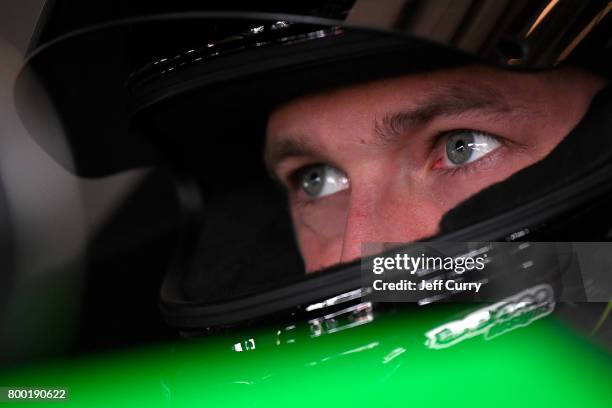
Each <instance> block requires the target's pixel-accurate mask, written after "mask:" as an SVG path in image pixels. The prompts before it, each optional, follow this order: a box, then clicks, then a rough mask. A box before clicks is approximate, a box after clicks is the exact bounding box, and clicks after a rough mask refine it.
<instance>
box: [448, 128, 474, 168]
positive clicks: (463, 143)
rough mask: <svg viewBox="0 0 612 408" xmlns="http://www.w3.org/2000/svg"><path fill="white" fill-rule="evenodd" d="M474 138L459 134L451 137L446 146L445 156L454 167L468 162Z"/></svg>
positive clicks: (466, 134)
mask: <svg viewBox="0 0 612 408" xmlns="http://www.w3.org/2000/svg"><path fill="white" fill-rule="evenodd" d="M472 143H474V137H473V136H472V135H470V134H469V133H461V134H457V135H454V136H452V137H451V138H450V139H449V140H448V141H447V144H446V155H447V157H448V159H449V160H450V161H451V162H452V163H453V164H456V165H461V164H465V163H466V162H468V161H469V160H470V157H471V156H472V153H473V150H472V148H471V146H472Z"/></svg>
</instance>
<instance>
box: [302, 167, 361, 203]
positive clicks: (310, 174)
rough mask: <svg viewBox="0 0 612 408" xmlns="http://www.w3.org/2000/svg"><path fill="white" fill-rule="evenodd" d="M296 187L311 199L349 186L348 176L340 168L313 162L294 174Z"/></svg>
mask: <svg viewBox="0 0 612 408" xmlns="http://www.w3.org/2000/svg"><path fill="white" fill-rule="evenodd" d="M293 178H294V180H295V185H296V188H297V189H299V190H301V191H302V192H304V193H305V194H306V195H307V196H308V197H310V198H311V199H318V198H322V197H325V196H329V195H332V194H335V193H337V192H339V191H342V190H345V189H347V188H348V187H349V184H350V183H349V179H348V176H347V175H346V174H345V173H344V172H343V171H342V170H340V169H338V168H336V167H333V166H330V165H328V164H313V165H310V166H306V167H303V168H302V169H299V170H298V171H297V172H296V173H295V174H294V177H293Z"/></svg>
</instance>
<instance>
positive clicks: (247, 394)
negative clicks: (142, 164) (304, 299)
mask: <svg viewBox="0 0 612 408" xmlns="http://www.w3.org/2000/svg"><path fill="white" fill-rule="evenodd" d="M427 309H428V310H427V311H423V312H419V313H412V312H403V313H388V314H384V315H381V316H376V318H374V320H373V321H370V322H368V323H366V324H362V325H360V326H358V327H353V328H351V329H348V330H343V331H339V332H336V333H331V334H323V335H321V336H319V337H315V338H313V337H312V336H311V334H310V331H309V329H308V327H307V325H306V324H302V325H301V326H300V325H298V326H297V327H296V328H295V329H292V330H285V331H283V330H281V334H280V335H279V334H278V332H277V328H267V329H258V330H252V331H246V332H244V331H243V332H242V333H240V334H236V335H233V336H221V337H219V336H217V337H208V338H204V339H200V340H192V341H183V342H180V343H176V344H164V345H159V346H156V347H149V348H141V349H137V350H129V351H123V352H116V353H112V354H104V355H97V356H92V357H87V358H81V359H78V360H76V361H57V362H49V363H47V364H44V365H38V366H30V367H27V368H20V369H19V370H12V371H8V372H4V373H3V374H0V385H2V386H46V387H62V386H68V387H69V388H70V400H69V401H67V402H50V403H47V402H32V403H29V404H25V403H15V402H10V403H5V404H6V406H35V407H43V406H62V407H227V406H241V407H270V406H298V407H301V406H303V407H307V406H309V407H310V406H317V407H322V406H336V407H338V406H348V405H349V404H350V405H352V406H389V407H391V406H420V407H425V406H436V407H437V406H486V407H524V406H530V407H531V406H539V407H609V406H611V405H612V387H611V385H612V382H611V381H610V380H611V379H612V358H611V356H610V354H609V353H608V352H606V351H603V350H602V349H600V348H598V347H597V346H595V345H593V344H592V343H591V342H590V341H589V340H588V339H587V338H586V337H583V336H582V335H580V334H578V333H576V332H575V331H573V330H571V329H569V328H568V327H567V326H566V325H564V324H563V323H561V322H560V321H559V320H558V319H557V318H556V317H554V316H553V315H551V316H547V317H543V318H540V319H537V320H534V321H532V322H531V323H529V324H527V325H517V326H516V327H515V328H514V330H510V331H507V332H505V333H504V334H501V335H499V336H496V337H494V338H491V339H488V340H487V339H486V335H484V334H479V335H475V336H473V337H471V338H465V339H464V340H463V341H460V342H458V343H456V344H455V345H453V346H451V347H448V348H443V349H431V348H429V347H427V345H426V336H425V333H426V332H427V331H429V330H431V329H433V328H435V327H437V326H440V325H443V324H446V323H448V322H450V321H457V320H461V318H462V316H465V315H466V314H467V312H465V311H462V310H461V309H459V307H457V306H449V305H446V306H435V307H429V308H427ZM281 329H282V328H281ZM251 339H252V340H251ZM236 343H240V344H241V345H242V346H244V345H248V346H249V348H251V349H250V350H244V351H242V352H237V351H235V349H234V344H236ZM253 344H254V345H255V348H254V349H252V346H253ZM244 348H245V347H243V349H244Z"/></svg>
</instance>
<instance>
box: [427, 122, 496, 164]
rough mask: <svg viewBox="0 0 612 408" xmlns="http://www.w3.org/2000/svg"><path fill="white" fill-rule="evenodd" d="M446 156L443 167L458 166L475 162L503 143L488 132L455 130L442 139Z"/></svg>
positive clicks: (442, 162) (441, 162)
mask: <svg viewBox="0 0 612 408" xmlns="http://www.w3.org/2000/svg"><path fill="white" fill-rule="evenodd" d="M442 140H443V143H444V146H443V148H444V157H443V159H442V160H440V166H439V167H442V168H456V167H461V166H465V165H467V164H469V163H472V162H475V161H477V160H478V159H480V158H482V157H484V156H486V155H488V154H489V153H491V152H493V151H495V150H497V149H498V148H499V147H500V146H501V145H502V143H501V142H500V140H499V139H498V138H497V137H495V136H493V135H490V134H488V133H485V132H481V131H477V130H468V129H463V130H455V131H452V132H450V133H447V134H446V135H445V136H444V138H443V139H442Z"/></svg>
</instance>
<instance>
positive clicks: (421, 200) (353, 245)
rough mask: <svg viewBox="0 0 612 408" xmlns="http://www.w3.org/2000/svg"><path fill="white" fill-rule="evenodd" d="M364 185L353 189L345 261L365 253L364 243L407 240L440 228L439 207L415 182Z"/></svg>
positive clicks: (345, 237) (344, 244)
mask: <svg viewBox="0 0 612 408" xmlns="http://www.w3.org/2000/svg"><path fill="white" fill-rule="evenodd" d="M396 190H397V189H394V188H393V186H392V185H388V184H387V185H384V184H379V185H378V187H375V186H369V188H368V186H364V187H363V188H362V189H360V190H355V191H353V192H352V193H351V199H350V202H349V209H348V212H347V218H346V224H345V228H344V235H343V242H342V255H341V261H342V262H347V261H351V260H354V259H357V258H360V257H361V256H362V253H361V246H362V243H365V242H372V243H376V242H378V243H380V242H402V243H407V242H411V241H415V240H417V239H420V238H423V237H425V236H427V235H431V234H433V233H435V232H436V231H437V228H438V221H439V211H438V210H437V208H436V207H437V206H436V205H435V203H431V202H428V198H427V196H426V195H425V194H422V192H419V191H418V190H419V189H418V188H416V187H415V186H410V185H404V186H403V188H402V191H396Z"/></svg>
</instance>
